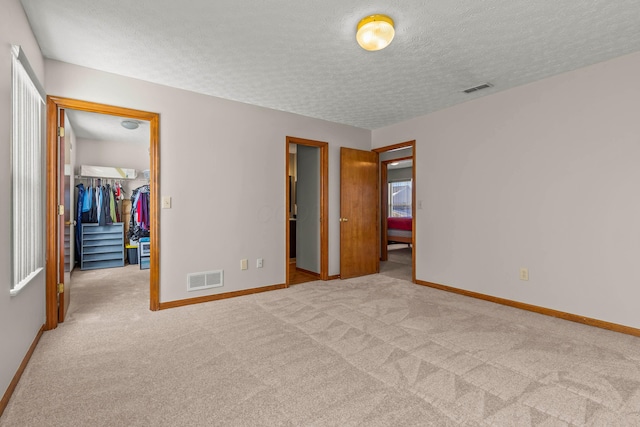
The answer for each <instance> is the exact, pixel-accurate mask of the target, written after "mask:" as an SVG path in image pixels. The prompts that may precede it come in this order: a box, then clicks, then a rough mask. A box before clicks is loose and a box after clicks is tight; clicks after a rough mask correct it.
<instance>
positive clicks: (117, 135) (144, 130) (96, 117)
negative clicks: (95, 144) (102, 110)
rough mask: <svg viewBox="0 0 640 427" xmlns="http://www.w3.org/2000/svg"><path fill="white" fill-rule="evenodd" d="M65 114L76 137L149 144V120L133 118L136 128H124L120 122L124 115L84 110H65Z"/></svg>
mask: <svg viewBox="0 0 640 427" xmlns="http://www.w3.org/2000/svg"><path fill="white" fill-rule="evenodd" d="M65 115H66V117H67V119H68V120H69V122H70V123H71V127H72V128H73V131H74V132H75V135H76V138H82V139H87V140H91V141H106V142H126V143H132V144H140V145H146V146H149V137H150V133H149V132H150V129H149V122H147V121H144V120H135V121H137V122H138V123H139V125H140V126H139V127H138V129H133V130H131V129H125V128H124V127H122V125H121V123H122V121H123V120H133V119H126V118H124V117H117V116H110V115H107V114H98V113H89V112H86V111H76V110H66V111H65Z"/></svg>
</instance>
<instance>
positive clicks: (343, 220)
mask: <svg viewBox="0 0 640 427" xmlns="http://www.w3.org/2000/svg"><path fill="white" fill-rule="evenodd" d="M347 221H349V219H348V218H340V222H347Z"/></svg>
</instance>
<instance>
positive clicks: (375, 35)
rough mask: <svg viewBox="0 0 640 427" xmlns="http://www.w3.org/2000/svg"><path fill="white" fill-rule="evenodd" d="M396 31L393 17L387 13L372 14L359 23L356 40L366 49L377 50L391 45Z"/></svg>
mask: <svg viewBox="0 0 640 427" xmlns="http://www.w3.org/2000/svg"><path fill="white" fill-rule="evenodd" d="M395 33H396V32H395V30H394V29H393V19H391V18H389V17H388V16H387V15H371V16H367V17H366V18H362V20H361V21H360V22H359V23H358V30H357V32H356V40H358V44H359V45H360V47H361V48H363V49H364V50H369V51H376V50H381V49H384V48H385V47H387V46H389V43H391V40H393V36H394V35H395Z"/></svg>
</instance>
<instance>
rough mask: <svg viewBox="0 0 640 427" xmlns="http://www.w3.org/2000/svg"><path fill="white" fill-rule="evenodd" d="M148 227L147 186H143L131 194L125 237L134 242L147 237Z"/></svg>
mask: <svg viewBox="0 0 640 427" xmlns="http://www.w3.org/2000/svg"><path fill="white" fill-rule="evenodd" d="M149 226H150V224H149V185H143V186H142V187H138V188H136V189H135V190H133V193H132V194H131V219H130V220H129V233H128V234H127V237H128V238H129V240H130V241H134V242H135V241H138V240H140V238H142V237H149V228H150V227H149Z"/></svg>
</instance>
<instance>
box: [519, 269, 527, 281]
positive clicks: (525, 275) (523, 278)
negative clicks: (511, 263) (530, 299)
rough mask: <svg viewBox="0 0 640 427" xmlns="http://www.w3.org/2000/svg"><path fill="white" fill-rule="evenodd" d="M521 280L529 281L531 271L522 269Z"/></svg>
mask: <svg viewBox="0 0 640 427" xmlns="http://www.w3.org/2000/svg"><path fill="white" fill-rule="evenodd" d="M520 280H529V269H528V268H524V267H522V268H521V269H520Z"/></svg>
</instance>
